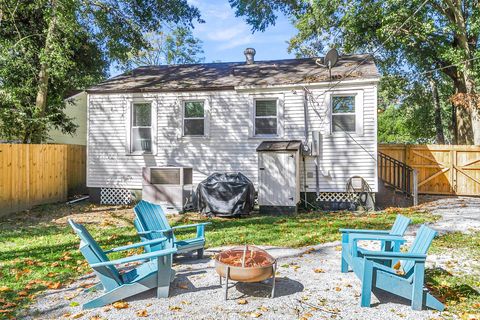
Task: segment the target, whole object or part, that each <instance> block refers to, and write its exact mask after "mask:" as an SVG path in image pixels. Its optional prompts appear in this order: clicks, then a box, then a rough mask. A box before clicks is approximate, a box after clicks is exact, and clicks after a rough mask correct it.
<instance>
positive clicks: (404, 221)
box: [340, 214, 411, 273]
mask: <svg viewBox="0 0 480 320" xmlns="http://www.w3.org/2000/svg"><path fill="white" fill-rule="evenodd" d="M410 222H411V220H410V219H409V218H407V217H405V216H403V215H401V214H399V215H397V217H396V218H395V222H394V223H393V225H392V228H391V229H390V230H363V229H340V232H341V234H342V263H341V271H342V272H343V273H345V272H348V267H349V265H351V260H352V254H353V252H352V240H353V239H357V240H376V241H381V250H382V251H396V252H398V251H400V246H401V245H402V244H403V243H404V242H405V240H404V239H403V235H404V234H405V231H406V230H407V228H408V225H409V224H410ZM358 250H360V251H361V250H362V249H361V248H358ZM387 264H388V262H387Z"/></svg>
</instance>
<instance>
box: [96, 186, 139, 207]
mask: <svg viewBox="0 0 480 320" xmlns="http://www.w3.org/2000/svg"><path fill="white" fill-rule="evenodd" d="M131 202H132V194H131V193H130V191H128V190H127V189H119V188H102V189H101V190H100V203H101V204H117V205H118V204H130V203H131Z"/></svg>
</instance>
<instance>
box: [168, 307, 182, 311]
mask: <svg viewBox="0 0 480 320" xmlns="http://www.w3.org/2000/svg"><path fill="white" fill-rule="evenodd" d="M168 309H170V310H171V311H180V310H182V308H180V307H178V306H169V307H168Z"/></svg>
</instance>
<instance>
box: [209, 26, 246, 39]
mask: <svg viewBox="0 0 480 320" xmlns="http://www.w3.org/2000/svg"><path fill="white" fill-rule="evenodd" d="M245 32H248V31H247V30H245V28H244V27H243V26H234V27H229V28H221V29H217V30H213V31H209V32H207V34H206V36H207V38H208V39H210V40H213V41H228V40H232V39H235V38H238V37H240V36H242V37H245V36H247V34H244V33H245ZM242 34H243V35H242Z"/></svg>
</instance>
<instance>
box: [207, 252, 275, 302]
mask: <svg viewBox="0 0 480 320" xmlns="http://www.w3.org/2000/svg"><path fill="white" fill-rule="evenodd" d="M275 270H276V260H275V258H273V257H272V256H271V255H270V254H268V253H267V252H266V251H265V250H262V249H260V248H258V247H255V246H244V247H235V248H232V249H229V250H225V251H222V252H220V253H219V254H218V255H217V256H216V257H215V271H216V272H217V273H218V275H219V276H220V284H222V278H224V279H225V282H226V288H225V299H227V293H228V280H229V279H230V280H234V281H237V282H261V281H265V280H267V279H269V278H272V280H273V281H272V294H271V296H272V297H273V294H274V289H275Z"/></svg>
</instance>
